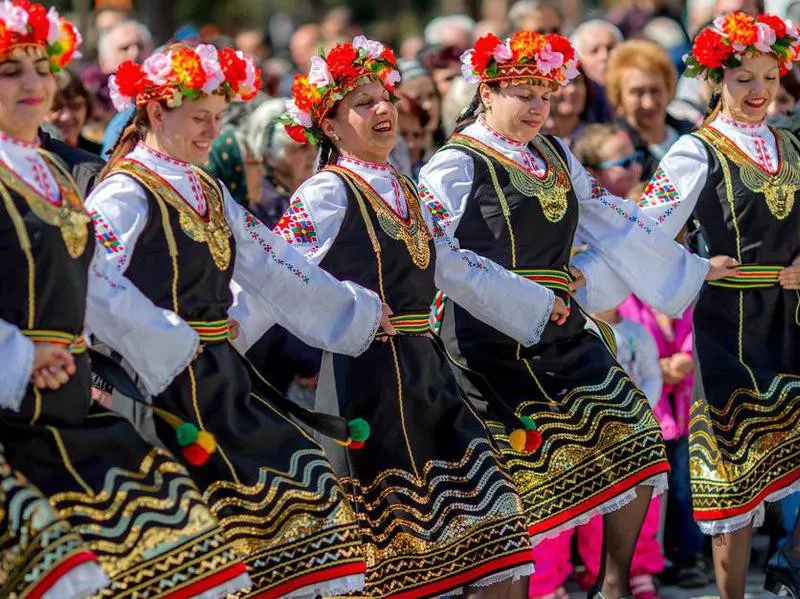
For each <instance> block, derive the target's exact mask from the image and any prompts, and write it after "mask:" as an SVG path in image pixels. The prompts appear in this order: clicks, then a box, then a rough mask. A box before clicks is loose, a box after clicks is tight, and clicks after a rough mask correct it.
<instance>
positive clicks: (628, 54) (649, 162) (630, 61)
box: [606, 40, 694, 180]
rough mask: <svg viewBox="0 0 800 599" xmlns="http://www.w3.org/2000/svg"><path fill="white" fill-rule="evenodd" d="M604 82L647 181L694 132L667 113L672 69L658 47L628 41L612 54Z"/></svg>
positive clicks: (671, 93)
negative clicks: (682, 139) (639, 155)
mask: <svg viewBox="0 0 800 599" xmlns="http://www.w3.org/2000/svg"><path fill="white" fill-rule="evenodd" d="M606 83H607V93H608V99H609V101H610V102H611V106H612V107H613V109H614V110H615V111H616V115H617V123H618V124H619V125H620V126H621V127H622V128H624V129H625V130H626V131H627V132H628V134H629V135H630V137H631V140H633V145H634V148H635V149H636V150H637V151H640V152H642V153H643V156H644V159H643V163H642V166H643V168H644V172H643V173H642V176H643V177H644V179H645V180H649V179H650V177H652V176H653V174H654V173H655V171H656V168H657V167H658V163H659V162H660V160H661V159H662V158H663V157H664V155H665V154H666V153H667V150H669V148H670V147H671V146H672V144H674V143H675V142H676V141H678V138H679V137H680V136H681V135H684V134H686V133H690V132H691V131H692V130H693V129H694V125H693V124H692V123H690V122H688V121H680V120H678V119H675V118H673V117H672V116H670V115H669V114H668V113H667V106H668V105H669V103H670V101H671V100H672V98H673V97H674V95H675V87H676V85H677V73H676V71H675V67H674V66H673V65H672V62H670V59H669V56H668V55H667V53H666V52H664V50H662V49H661V48H660V47H659V46H658V44H656V43H654V42H651V41H648V40H628V41H626V42H623V43H622V44H620V45H619V46H617V47H616V48H615V49H614V51H613V52H612V53H611V57H610V58H609V61H608V74H607V77H606Z"/></svg>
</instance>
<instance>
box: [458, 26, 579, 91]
mask: <svg viewBox="0 0 800 599" xmlns="http://www.w3.org/2000/svg"><path fill="white" fill-rule="evenodd" d="M461 73H462V74H463V75H464V78H465V79H466V80H467V81H469V82H470V83H490V82H495V81H496V82H500V83H501V84H502V83H506V84H510V83H522V82H526V83H527V82H533V83H545V84H546V85H549V86H550V87H551V88H553V89H558V87H560V86H563V85H566V84H567V83H569V82H570V81H572V80H573V79H574V78H575V77H577V76H578V56H577V54H576V52H575V48H573V47H572V44H571V43H570V41H569V40H568V39H567V38H565V37H564V36H562V35H558V34H556V33H551V34H548V35H543V34H541V33H536V32H535V31H517V32H516V33H515V34H514V35H513V36H511V37H510V38H506V40H505V41H502V40H501V39H500V38H499V37H497V36H496V35H494V34H493V33H490V34H488V35H484V36H483V37H482V38H480V39H478V41H477V42H475V47H474V48H473V49H471V50H467V51H466V52H464V54H462V56H461Z"/></svg>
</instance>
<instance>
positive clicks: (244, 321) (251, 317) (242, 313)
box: [228, 281, 278, 353]
mask: <svg viewBox="0 0 800 599" xmlns="http://www.w3.org/2000/svg"><path fill="white" fill-rule="evenodd" d="M231 293H232V294H233V303H232V304H231V307H230V309H229V310H228V316H229V317H230V318H232V319H234V320H235V321H236V322H237V323H238V324H239V335H238V337H236V339H234V340H233V344H234V345H235V346H236V347H237V348H238V349H239V351H241V352H242V353H245V352H247V350H249V349H250V348H251V347H252V346H253V345H254V344H255V342H256V341H258V340H259V339H261V337H263V336H264V334H265V333H266V332H267V331H268V330H269V329H270V328H272V326H273V325H275V324H277V323H278V321H277V320H276V319H275V318H274V317H273V316H272V314H271V313H269V312H268V311H267V310H266V309H265V306H264V305H263V302H259V301H258V300H257V299H256V298H253V297H251V296H249V295H248V294H247V292H246V291H245V290H244V289H242V287H241V285H239V284H238V283H237V282H236V281H231Z"/></svg>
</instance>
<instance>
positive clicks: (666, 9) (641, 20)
mask: <svg viewBox="0 0 800 599" xmlns="http://www.w3.org/2000/svg"><path fill="white" fill-rule="evenodd" d="M657 17H668V18H670V19H673V20H674V21H675V22H677V23H680V19H681V14H680V9H676V8H674V7H673V6H671V5H670V4H669V2H666V1H665V0H625V1H623V2H622V3H620V4H618V5H616V6H615V7H614V8H613V9H611V10H610V11H609V13H608V20H609V21H611V22H612V23H614V24H615V25H616V26H617V27H619V29H620V31H622V34H623V35H624V36H625V38H626V39H631V38H635V37H640V36H641V35H642V31H643V30H644V28H645V27H646V26H647V24H648V23H649V22H650V21H651V20H653V19H655V18H657Z"/></svg>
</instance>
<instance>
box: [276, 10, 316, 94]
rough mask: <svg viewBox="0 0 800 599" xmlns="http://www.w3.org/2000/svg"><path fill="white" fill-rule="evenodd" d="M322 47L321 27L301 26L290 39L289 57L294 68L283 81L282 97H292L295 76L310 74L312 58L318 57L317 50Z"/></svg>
mask: <svg viewBox="0 0 800 599" xmlns="http://www.w3.org/2000/svg"><path fill="white" fill-rule="evenodd" d="M321 45H322V33H321V32H320V27H319V25H316V24H314V23H308V24H306V25H301V26H300V27H298V28H297V30H296V31H295V32H294V33H293V34H292V37H291V38H290V39H289V56H290V57H291V59H292V68H291V69H290V70H289V72H287V73H286V75H285V76H284V78H283V81H281V86H280V89H281V95H282V96H287V97H288V96H290V95H291V88H292V82H293V81H294V76H295V75H297V74H298V73H308V71H309V69H310V68H311V57H313V56H314V55H316V53H317V49H318V48H319V47H320V46H321Z"/></svg>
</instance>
